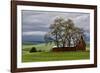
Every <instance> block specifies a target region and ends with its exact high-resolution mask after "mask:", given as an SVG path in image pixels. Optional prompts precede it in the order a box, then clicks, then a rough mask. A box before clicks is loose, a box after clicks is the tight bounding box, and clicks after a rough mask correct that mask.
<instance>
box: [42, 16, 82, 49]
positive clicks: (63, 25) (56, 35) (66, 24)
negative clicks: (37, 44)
mask: <svg viewBox="0 0 100 73" xmlns="http://www.w3.org/2000/svg"><path fill="white" fill-rule="evenodd" d="M49 29H50V31H49V32H48V33H46V34H45V37H44V39H45V41H46V42H47V43H49V42H51V43H52V42H54V43H55V45H56V46H57V47H72V46H76V44H77V43H78V42H79V40H80V38H81V36H83V35H84V30H83V29H82V28H79V27H76V26H75V24H74V22H73V20H71V19H67V20H65V19H64V18H62V17H57V18H56V19H54V22H53V23H52V24H51V25H50V27H49Z"/></svg>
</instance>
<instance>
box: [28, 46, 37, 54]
mask: <svg viewBox="0 0 100 73" xmlns="http://www.w3.org/2000/svg"><path fill="white" fill-rule="evenodd" d="M29 52H30V53H32V52H37V50H36V48H35V47H32V48H31V49H30V51H29Z"/></svg>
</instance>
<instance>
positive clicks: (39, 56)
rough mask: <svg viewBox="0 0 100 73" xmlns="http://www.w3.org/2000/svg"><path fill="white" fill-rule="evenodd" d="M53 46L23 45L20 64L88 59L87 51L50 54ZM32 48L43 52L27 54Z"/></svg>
mask: <svg viewBox="0 0 100 73" xmlns="http://www.w3.org/2000/svg"><path fill="white" fill-rule="evenodd" d="M52 46H54V44H51V45H50V44H49V45H46V44H37V45H32V44H30V45H29V44H28V45H27V44H24V45H23V50H22V52H23V53H22V62H40V61H60V60H81V59H89V58H90V54H89V51H85V52H83V51H75V52H50V50H51V49H52ZM32 47H36V49H37V50H41V51H43V52H33V53H29V50H30V49H31V48H32ZM87 50H89V46H87Z"/></svg>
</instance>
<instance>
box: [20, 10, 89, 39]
mask: <svg viewBox="0 0 100 73" xmlns="http://www.w3.org/2000/svg"><path fill="white" fill-rule="evenodd" d="M57 17H62V18H64V19H65V20H67V19H71V20H73V22H74V24H75V26H77V27H79V28H83V29H84V30H86V32H85V34H86V36H88V37H89V34H90V14H89V13H78V12H77V13H76V12H54V11H34V10H22V38H23V41H44V35H45V34H46V33H47V32H48V31H49V26H50V24H52V23H53V21H54V19H55V18H57Z"/></svg>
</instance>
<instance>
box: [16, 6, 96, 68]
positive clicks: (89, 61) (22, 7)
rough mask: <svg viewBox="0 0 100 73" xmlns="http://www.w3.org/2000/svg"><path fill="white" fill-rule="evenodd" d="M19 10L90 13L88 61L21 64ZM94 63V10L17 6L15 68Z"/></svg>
mask: <svg viewBox="0 0 100 73" xmlns="http://www.w3.org/2000/svg"><path fill="white" fill-rule="evenodd" d="M21 10H40V11H60V12H61V11H62V12H82V13H90V36H91V37H90V60H74V61H50V62H30V63H22V62H21V58H22V50H21V49H22V44H21V43H22V38H21V35H22V32H21V30H22V26H21V25H22V24H21V21H22V20H21ZM93 63H94V10H92V9H75V8H56V7H39V6H22V5H18V6H17V68H28V67H46V66H61V65H82V64H93Z"/></svg>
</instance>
